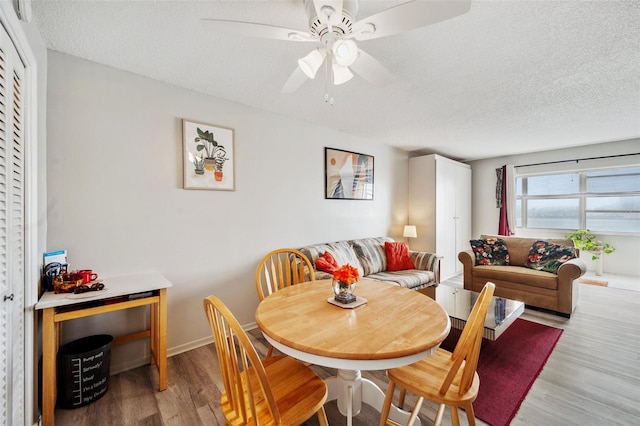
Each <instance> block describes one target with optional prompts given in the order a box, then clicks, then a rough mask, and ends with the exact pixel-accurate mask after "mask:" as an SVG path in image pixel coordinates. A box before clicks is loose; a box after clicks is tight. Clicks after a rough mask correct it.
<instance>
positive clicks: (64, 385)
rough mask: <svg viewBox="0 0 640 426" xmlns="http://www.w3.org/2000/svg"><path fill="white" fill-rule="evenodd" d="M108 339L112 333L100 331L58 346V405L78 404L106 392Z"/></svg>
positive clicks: (73, 405)
mask: <svg viewBox="0 0 640 426" xmlns="http://www.w3.org/2000/svg"><path fill="white" fill-rule="evenodd" d="M112 341H113V337H112V336H109V335H106V334H103V335H97V336H89V337H84V338H82V339H78V340H74V341H73V342H70V343H67V344H66V345H63V346H62V347H61V348H60V350H59V351H58V406H60V407H62V408H77V407H82V406H83V405H87V404H89V403H91V402H93V401H95V400H97V399H99V398H101V397H102V396H103V395H104V394H105V393H106V392H107V388H108V385H109V370H110V369H109V367H110V366H109V364H110V362H111V342H112Z"/></svg>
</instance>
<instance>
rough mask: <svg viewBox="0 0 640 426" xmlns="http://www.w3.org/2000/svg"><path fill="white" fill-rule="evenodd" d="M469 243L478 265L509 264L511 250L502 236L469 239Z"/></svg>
mask: <svg viewBox="0 0 640 426" xmlns="http://www.w3.org/2000/svg"><path fill="white" fill-rule="evenodd" d="M469 243H471V249H473V253H474V254H475V255H476V265H499V266H506V265H508V264H509V251H508V250H507V245H506V244H505V243H504V240H503V239H502V238H487V239H486V240H469Z"/></svg>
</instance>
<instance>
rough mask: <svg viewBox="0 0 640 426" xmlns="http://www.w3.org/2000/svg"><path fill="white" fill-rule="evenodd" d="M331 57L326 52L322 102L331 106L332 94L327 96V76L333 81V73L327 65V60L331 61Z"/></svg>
mask: <svg viewBox="0 0 640 426" xmlns="http://www.w3.org/2000/svg"><path fill="white" fill-rule="evenodd" d="M332 61H333V58H332V57H331V53H327V60H326V61H325V67H324V76H325V79H324V102H325V103H328V104H329V105H330V106H333V96H329V78H331V81H333V75H332V71H331V68H330V67H329V62H332Z"/></svg>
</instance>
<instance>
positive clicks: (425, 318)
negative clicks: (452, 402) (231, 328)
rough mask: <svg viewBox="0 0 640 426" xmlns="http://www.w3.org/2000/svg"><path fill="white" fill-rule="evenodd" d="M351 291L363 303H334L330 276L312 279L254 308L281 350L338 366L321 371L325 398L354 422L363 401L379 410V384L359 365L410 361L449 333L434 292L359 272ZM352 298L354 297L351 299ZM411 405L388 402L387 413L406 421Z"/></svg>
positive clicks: (268, 337) (379, 366) (383, 366)
mask: <svg viewBox="0 0 640 426" xmlns="http://www.w3.org/2000/svg"><path fill="white" fill-rule="evenodd" d="M355 294H356V295H357V296H358V297H359V298H364V299H366V303H365V304H363V305H360V306H357V307H355V308H348V307H341V306H336V305H334V304H332V303H330V300H332V299H333V290H332V288H331V280H317V281H310V282H306V283H301V284H296V285H293V286H290V287H286V288H284V289H282V290H278V291H276V292H274V293H272V294H271V295H269V296H268V297H266V298H265V299H264V300H263V301H262V302H260V304H259V305H258V309H257V310H256V323H257V324H258V327H260V329H261V330H262V333H263V334H264V336H265V339H266V340H267V341H268V342H269V343H270V344H271V345H273V347H274V348H276V349H278V350H279V351H281V352H282V353H284V354H287V355H289V356H292V357H294V358H297V359H299V360H301V361H304V362H309V363H312V364H316V365H321V366H325V367H330V368H336V369H337V370H338V372H337V375H336V376H335V377H330V378H327V379H326V382H327V387H328V394H329V395H328V398H327V401H331V400H337V404H338V409H339V410H340V412H341V413H342V414H343V415H345V416H346V417H347V425H351V421H352V417H353V416H356V415H357V414H358V413H359V412H360V409H361V407H362V402H365V403H367V404H368V405H370V406H372V407H373V408H375V409H377V410H378V411H381V409H382V405H383V402H384V392H383V391H382V390H381V389H380V388H379V387H378V386H377V385H376V384H375V383H373V382H372V381H370V380H367V379H363V378H362V376H361V371H362V370H386V369H389V368H394V367H399V366H402V365H408V364H411V363H413V362H416V361H418V360H420V359H422V358H424V357H426V356H428V355H430V354H432V353H433V352H434V351H435V349H436V348H437V347H438V346H439V345H440V343H441V342H442V341H443V340H444V339H445V337H447V335H448V334H449V329H450V322H449V316H448V315H447V313H446V312H445V311H444V309H442V307H440V305H438V304H437V303H436V302H435V301H434V300H432V299H431V298H429V297H428V296H426V295H424V294H422V293H419V292H417V291H413V290H408V289H406V288H403V287H400V286H397V285H395V284H391V283H386V282H382V281H374V280H361V281H359V282H358V283H357V285H356V290H355ZM356 303H357V302H356ZM408 415H409V413H407V412H406V411H403V410H400V409H398V408H397V407H392V411H391V414H390V418H391V419H392V420H395V421H397V422H399V423H403V424H404V423H406V421H407V419H408Z"/></svg>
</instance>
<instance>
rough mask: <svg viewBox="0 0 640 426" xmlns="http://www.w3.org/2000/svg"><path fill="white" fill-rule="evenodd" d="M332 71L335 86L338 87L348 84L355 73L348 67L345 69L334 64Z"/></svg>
mask: <svg viewBox="0 0 640 426" xmlns="http://www.w3.org/2000/svg"><path fill="white" fill-rule="evenodd" d="M331 69H332V70H333V84H335V85H336V86H338V85H340V84H342V83H346V82H347V81H349V80H351V79H352V78H353V73H352V72H351V71H350V70H349V68H347V67H343V66H342V65H339V64H333V65H332V66H331Z"/></svg>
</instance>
